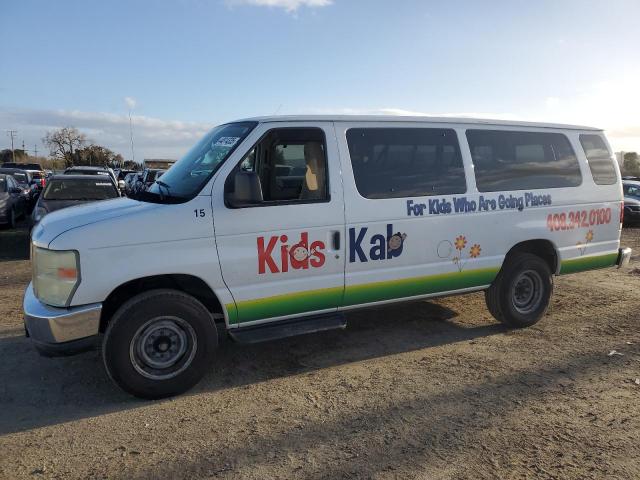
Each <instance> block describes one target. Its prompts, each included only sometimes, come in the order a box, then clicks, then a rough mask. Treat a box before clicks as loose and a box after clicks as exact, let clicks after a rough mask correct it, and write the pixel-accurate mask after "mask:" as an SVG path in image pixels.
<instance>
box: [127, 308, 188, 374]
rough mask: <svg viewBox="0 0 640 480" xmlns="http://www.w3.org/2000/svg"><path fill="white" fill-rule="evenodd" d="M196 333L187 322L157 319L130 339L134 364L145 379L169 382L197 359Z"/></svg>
mask: <svg viewBox="0 0 640 480" xmlns="http://www.w3.org/2000/svg"><path fill="white" fill-rule="evenodd" d="M197 347H198V343H197V339H196V333H195V331H194V330H193V327H192V326H191V325H190V324H189V323H188V322H186V321H185V320H183V319H181V318H179V317H173V316H160V317H154V318H152V319H151V320H149V321H147V322H145V323H144V324H143V325H142V326H141V327H140V328H138V330H137V331H136V333H135V335H134V336H133V338H132V339H131V344H130V346H129V356H130V358H131V364H132V365H133V367H134V368H135V370H136V371H137V372H138V373H139V374H140V375H142V376H144V377H146V378H149V379H152V380H167V379H169V378H173V377H175V376H177V375H179V374H180V373H182V372H184V371H185V370H186V369H187V368H189V366H190V365H191V363H192V362H193V358H194V357H195V354H196V350H197Z"/></svg>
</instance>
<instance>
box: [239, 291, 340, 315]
mask: <svg viewBox="0 0 640 480" xmlns="http://www.w3.org/2000/svg"><path fill="white" fill-rule="evenodd" d="M342 293H343V288H342V287H335V288H323V289H320V290H307V291H305V292H295V293H286V294H284V295H276V296H274V297H266V298H257V299H255V300H244V301H242V302H238V311H237V321H240V322H251V321H253V320H262V319H264V318H271V317H281V316H284V315H295V314H297V313H303V312H313V311H315V310H325V309H327V308H335V307H337V306H338V305H340V303H341V302H342Z"/></svg>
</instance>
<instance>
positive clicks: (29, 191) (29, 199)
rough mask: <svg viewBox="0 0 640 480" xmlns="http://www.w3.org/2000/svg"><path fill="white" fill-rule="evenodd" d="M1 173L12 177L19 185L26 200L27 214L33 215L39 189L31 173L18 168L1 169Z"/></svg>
mask: <svg viewBox="0 0 640 480" xmlns="http://www.w3.org/2000/svg"><path fill="white" fill-rule="evenodd" d="M0 173H4V174H7V175H11V176H12V177H13V179H14V180H15V181H16V182H17V183H18V186H19V187H20V188H21V189H22V195H23V196H24V198H25V201H26V205H27V214H29V213H31V210H32V209H33V206H34V205H35V203H36V201H37V200H38V194H39V193H38V188H37V186H36V185H35V184H34V183H33V177H32V174H31V172H29V171H27V170H20V169H17V168H0Z"/></svg>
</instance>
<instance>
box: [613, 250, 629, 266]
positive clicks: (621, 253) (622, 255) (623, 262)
mask: <svg viewBox="0 0 640 480" xmlns="http://www.w3.org/2000/svg"><path fill="white" fill-rule="evenodd" d="M630 261H631V249H630V248H629V247H625V248H620V249H618V260H617V261H616V265H617V266H618V268H622V267H626V266H627V265H629V262H630Z"/></svg>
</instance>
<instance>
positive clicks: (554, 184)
mask: <svg viewBox="0 0 640 480" xmlns="http://www.w3.org/2000/svg"><path fill="white" fill-rule="evenodd" d="M467 140H468V142H469V149H470V150H471V157H472V158H473V163H474V170H475V175H476V185H477V187H478V190H479V191H481V192H497V191H505V190H526V189H541V188H560V187H575V186H578V185H580V183H581V182H582V176H581V174H580V166H579V164H578V159H577V158H576V155H575V153H574V151H573V149H572V148H571V144H570V143H569V140H568V139H567V137H566V136H564V135H562V134H560V133H539V132H514V131H503V130H467Z"/></svg>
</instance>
